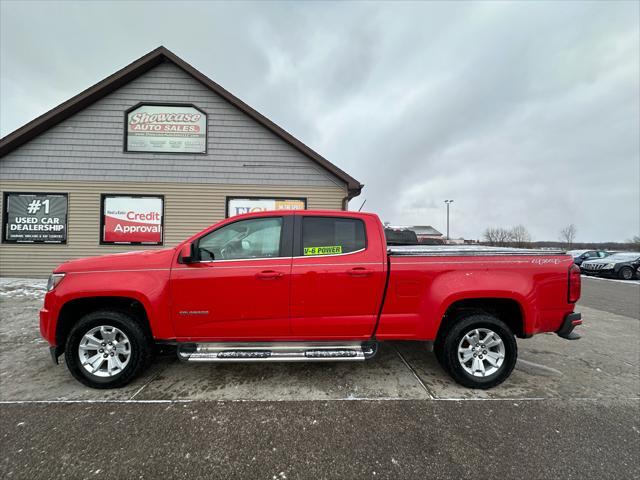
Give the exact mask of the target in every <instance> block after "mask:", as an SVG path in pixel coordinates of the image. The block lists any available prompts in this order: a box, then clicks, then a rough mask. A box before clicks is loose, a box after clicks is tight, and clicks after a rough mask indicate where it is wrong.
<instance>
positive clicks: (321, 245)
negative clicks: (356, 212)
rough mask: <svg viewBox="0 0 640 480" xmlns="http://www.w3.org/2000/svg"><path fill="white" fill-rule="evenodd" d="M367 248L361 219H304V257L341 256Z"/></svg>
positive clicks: (302, 253)
mask: <svg viewBox="0 0 640 480" xmlns="http://www.w3.org/2000/svg"><path fill="white" fill-rule="evenodd" d="M366 246H367V239H366V234H365V228H364V222H363V221H362V220H360V219H356V218H342V217H303V218H302V252H300V254H301V255H302V256H305V257H309V256H322V255H341V254H345V253H351V252H357V251H358V250H364V249H365V248H366Z"/></svg>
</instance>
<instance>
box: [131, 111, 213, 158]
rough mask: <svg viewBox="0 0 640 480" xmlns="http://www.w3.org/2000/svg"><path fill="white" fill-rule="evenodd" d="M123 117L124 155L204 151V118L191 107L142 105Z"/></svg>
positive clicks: (205, 144)
mask: <svg viewBox="0 0 640 480" xmlns="http://www.w3.org/2000/svg"><path fill="white" fill-rule="evenodd" d="M125 117H126V118H125V125H126V126H125V145H124V150H125V152H147V153H206V152H207V115H206V114H205V113H204V112H203V111H202V110H199V109H198V108H196V107H195V106H193V105H178V104H166V105H162V104H156V103H144V104H140V105H137V106H135V107H133V108H132V109H130V110H128V111H127V112H126V113H125Z"/></svg>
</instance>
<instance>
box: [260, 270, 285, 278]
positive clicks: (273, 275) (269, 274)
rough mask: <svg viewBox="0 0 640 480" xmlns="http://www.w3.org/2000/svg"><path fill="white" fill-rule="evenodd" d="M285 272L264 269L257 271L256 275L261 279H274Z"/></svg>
mask: <svg viewBox="0 0 640 480" xmlns="http://www.w3.org/2000/svg"><path fill="white" fill-rule="evenodd" d="M283 275H284V273H281V272H276V271H275V270H263V271H261V272H258V273H256V277H257V278H259V279H260V280H273V279H276V278H280V277H281V276H283Z"/></svg>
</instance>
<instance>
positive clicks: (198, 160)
mask: <svg viewBox="0 0 640 480" xmlns="http://www.w3.org/2000/svg"><path fill="white" fill-rule="evenodd" d="M0 174H1V181H0V189H1V191H2V195H1V196H0V197H1V201H2V205H1V207H2V213H3V216H2V242H1V243H0V276H22V277H43V276H47V275H48V274H49V273H50V272H51V270H52V269H53V268H55V267H56V266H57V265H58V264H60V263H61V262H64V261H65V260H69V259H72V258H78V257H86V256H92V255H104V254H109V253H116V252H123V251H128V250H133V249H148V248H162V247H163V246H173V245H176V244H177V243H178V242H180V241H181V240H184V239H185V238H187V237H189V236H191V235H192V234H194V233H197V232H198V231H199V230H201V229H203V228H205V227H207V226H208V225H211V224H212V223H215V222H216V221H218V220H221V219H223V218H225V216H233V215H237V214H239V213H244V212H248V211H254V210H265V209H268V210H273V209H302V208H313V209H334V210H340V209H346V208H347V204H348V201H349V200H350V199H351V198H353V197H355V196H357V195H359V194H360V191H361V189H362V187H363V185H361V184H360V182H358V181H357V180H355V179H354V178H353V177H351V176H349V175H348V174H347V173H345V172H344V171H342V170H340V169H339V168H338V167H336V166H335V165H333V164H332V163H330V162H329V161H328V160H326V159H325V158H323V157H322V156H321V155H319V154H318V153H316V152H314V151H313V150H312V149H310V148H309V147H307V146H306V145H304V144H303V143H302V142H300V141H299V140H297V139H296V138H294V137H293V136H291V135H290V134H289V133H287V132H286V131H284V130H283V129H282V128H280V127H279V126H277V125H276V124H274V123H273V122H272V121H270V120H269V119H267V118H266V117H264V116H263V115H261V114H260V113H258V112H257V111H256V110H254V109H253V108H251V107H249V106H248V105H247V104H245V103H244V102H242V101H241V100H240V99H238V98H237V97H235V96H234V95H232V94H231V93H229V92H228V91H227V90H225V89H224V88H222V87H221V86H220V85H218V84H217V83H215V82H213V81H212V80H211V79H209V78H208V77H206V76H205V75H203V74H202V73H200V72H199V71H198V70H196V69H195V68H194V67H192V66H191V65H189V64H187V63H186V62H185V61H183V60H182V59H180V58H179V57H177V56H176V55H175V54H173V53H172V52H170V51H169V50H167V49H166V48H164V47H159V48H157V49H155V50H153V51H152V52H150V53H149V54H147V55H145V56H144V57H142V58H140V59H138V60H136V61H135V62H133V63H132V64H130V65H128V66H127V67H125V68H123V69H122V70H120V71H118V72H116V73H114V74H113V75H111V76H109V77H107V78H106V79H104V80H103V81H101V82H99V83H98V84H96V85H94V86H93V87H90V88H89V89H87V90H85V91H83V92H81V93H80V94H78V95H76V96H75V97H73V98H71V99H70V100H68V101H66V102H64V103H63V104H61V105H59V106H58V107H56V108H54V109H53V110H51V111H49V112H47V113H45V114H44V115H42V116H40V117H38V118H36V119H35V120H33V121H32V122H30V123H28V124H26V125H25V126H23V127H21V128H19V129H18V130H16V131H15V132H13V133H11V134H9V135H7V136H6V137H4V138H3V139H2V140H0Z"/></svg>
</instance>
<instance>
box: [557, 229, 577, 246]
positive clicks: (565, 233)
mask: <svg viewBox="0 0 640 480" xmlns="http://www.w3.org/2000/svg"><path fill="white" fill-rule="evenodd" d="M577 231H578V228H577V227H576V226H575V225H574V224H573V223H572V224H571V225H567V226H566V227H565V228H563V229H562V230H560V241H562V242H563V243H564V244H565V245H566V246H567V248H571V246H572V245H573V241H574V240H575V239H576V233H577Z"/></svg>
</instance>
